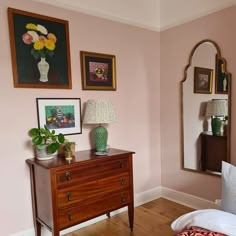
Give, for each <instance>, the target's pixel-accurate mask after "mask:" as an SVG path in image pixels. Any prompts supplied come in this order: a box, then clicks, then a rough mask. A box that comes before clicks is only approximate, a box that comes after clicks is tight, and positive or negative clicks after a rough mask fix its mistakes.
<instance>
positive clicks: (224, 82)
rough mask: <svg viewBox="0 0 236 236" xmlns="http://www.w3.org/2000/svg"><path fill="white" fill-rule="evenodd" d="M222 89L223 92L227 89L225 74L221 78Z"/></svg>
mask: <svg viewBox="0 0 236 236" xmlns="http://www.w3.org/2000/svg"><path fill="white" fill-rule="evenodd" d="M223 91H224V92H226V91H227V78H226V76H224V79H223Z"/></svg>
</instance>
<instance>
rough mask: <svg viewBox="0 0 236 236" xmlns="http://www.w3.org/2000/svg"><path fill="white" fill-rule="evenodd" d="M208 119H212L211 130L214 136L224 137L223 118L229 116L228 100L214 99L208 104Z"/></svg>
mask: <svg viewBox="0 0 236 236" xmlns="http://www.w3.org/2000/svg"><path fill="white" fill-rule="evenodd" d="M205 115H206V116H207V117H211V128H212V133H213V135H216V136H219V135H222V132H221V128H222V119H220V118H219V117H222V118H223V120H225V117H226V116H228V100H227V99H212V100H211V101H209V102H208V103H207V107H206V114H205Z"/></svg>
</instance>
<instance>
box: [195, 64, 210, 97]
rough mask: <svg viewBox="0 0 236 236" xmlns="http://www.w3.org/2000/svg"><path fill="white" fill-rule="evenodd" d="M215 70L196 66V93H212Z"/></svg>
mask: <svg viewBox="0 0 236 236" xmlns="http://www.w3.org/2000/svg"><path fill="white" fill-rule="evenodd" d="M212 79H213V70H212V69H208V68H202V67H194V93H209V94H210V93H212Z"/></svg>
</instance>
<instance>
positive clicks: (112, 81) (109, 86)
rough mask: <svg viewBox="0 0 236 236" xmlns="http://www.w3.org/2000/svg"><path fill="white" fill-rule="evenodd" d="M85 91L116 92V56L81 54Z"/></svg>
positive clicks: (92, 53)
mask: <svg viewBox="0 0 236 236" xmlns="http://www.w3.org/2000/svg"><path fill="white" fill-rule="evenodd" d="M80 58H81V72H82V88H83V90H116V64H115V59H116V58H115V56H114V55H109V54H102V53H95V52H86V51H81V52H80Z"/></svg>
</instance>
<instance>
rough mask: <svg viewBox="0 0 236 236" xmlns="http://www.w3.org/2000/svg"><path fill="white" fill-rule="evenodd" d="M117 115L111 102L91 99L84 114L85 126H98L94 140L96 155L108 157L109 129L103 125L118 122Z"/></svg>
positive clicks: (94, 133) (95, 129)
mask: <svg viewBox="0 0 236 236" xmlns="http://www.w3.org/2000/svg"><path fill="white" fill-rule="evenodd" d="M116 121H117V120H116V114H115V111H114V108H113V104H112V102H111V100H93V99H89V100H88V101H87V104H86V108H85V114H84V120H83V123H84V124H98V126H97V127H96V128H94V130H93V138H94V145H95V150H96V152H95V154H96V155H106V154H108V151H107V149H108V148H107V139H108V132H107V129H106V128H105V127H104V126H102V124H109V123H114V122H116Z"/></svg>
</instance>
